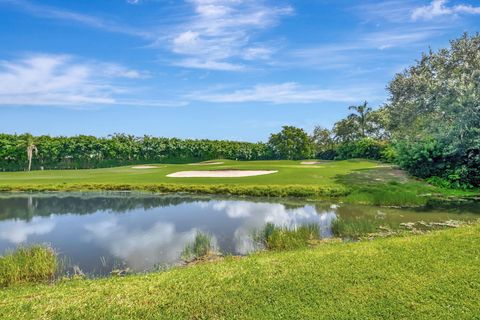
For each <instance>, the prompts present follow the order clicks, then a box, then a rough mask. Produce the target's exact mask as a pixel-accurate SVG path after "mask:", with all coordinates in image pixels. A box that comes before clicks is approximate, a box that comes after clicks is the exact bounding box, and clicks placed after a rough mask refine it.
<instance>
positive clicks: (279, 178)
mask: <svg viewBox="0 0 480 320" xmlns="http://www.w3.org/2000/svg"><path fill="white" fill-rule="evenodd" d="M218 161H220V162H223V164H216V165H188V164H156V165H155V164H154V166H156V168H151V169H135V168H133V167H132V166H127V167H116V168H106V169H94V170H50V171H32V172H2V173H0V191H47V190H52V191H73V190H145V191H153V192H188V193H205V194H231V195H248V196H264V197H265V196H268V197H303V198H310V199H324V198H337V199H338V198H341V199H340V200H341V201H345V202H350V203H363V204H371V205H393V206H419V205H425V204H426V202H427V201H428V200H429V199H430V198H431V196H432V195H448V196H464V195H467V196H468V195H476V194H478V190H474V191H470V192H465V191H456V190H443V189H439V188H436V187H433V186H430V185H428V184H427V183H425V182H422V181H419V180H415V179H412V178H409V177H408V176H407V174H406V173H405V172H403V171H401V170H398V169H395V168H394V167H392V166H390V165H387V164H384V163H380V162H376V161H368V160H361V159H358V160H345V161H322V162H321V163H320V164H316V165H304V164H301V161H231V160H216V162H218ZM191 170H195V171H197V170H276V171H278V172H277V173H274V174H269V175H262V176H253V177H242V178H171V177H167V175H168V174H170V173H174V172H178V171H191Z"/></svg>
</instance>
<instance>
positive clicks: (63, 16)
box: [0, 0, 155, 39]
mask: <svg viewBox="0 0 480 320" xmlns="http://www.w3.org/2000/svg"><path fill="white" fill-rule="evenodd" d="M137 2H138V1H137ZM0 4H7V5H11V6H14V7H16V8H18V9H20V10H23V11H26V12H28V13H29V14H31V15H33V16H36V17H40V18H47V19H55V20H62V21H67V22H73V23H77V24H81V25H85V26H88V27H91V28H96V29H101V30H105V31H108V32H114V33H122V34H127V35H130V36H134V37H141V38H144V39H154V38H155V35H154V34H152V33H151V32H148V31H146V30H142V29H137V28H133V27H131V26H128V25H126V24H120V23H116V22H114V21H110V20H106V19H102V18H99V17H96V16H91V15H86V14H82V13H78V12H74V11H69V10H64V9H59V8H57V7H52V6H46V5H39V4H35V3H33V2H29V1H26V0H0Z"/></svg>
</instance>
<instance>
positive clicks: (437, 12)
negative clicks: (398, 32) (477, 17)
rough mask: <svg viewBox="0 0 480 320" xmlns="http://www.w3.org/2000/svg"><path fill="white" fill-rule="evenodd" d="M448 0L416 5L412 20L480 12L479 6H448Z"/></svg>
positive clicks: (434, 0) (436, 0) (435, 0)
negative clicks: (421, 5) (420, 5)
mask: <svg viewBox="0 0 480 320" xmlns="http://www.w3.org/2000/svg"><path fill="white" fill-rule="evenodd" d="M447 4H448V0H433V1H432V2H431V3H430V4H429V5H428V6H423V7H418V8H416V9H414V10H413V12H412V16H411V18H412V20H421V19H424V20H431V19H433V18H436V17H440V16H449V15H456V14H480V7H474V6H472V5H467V4H458V5H454V6H450V7H449V6H448V5H447Z"/></svg>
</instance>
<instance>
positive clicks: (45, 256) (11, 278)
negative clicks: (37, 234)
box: [0, 245, 57, 287]
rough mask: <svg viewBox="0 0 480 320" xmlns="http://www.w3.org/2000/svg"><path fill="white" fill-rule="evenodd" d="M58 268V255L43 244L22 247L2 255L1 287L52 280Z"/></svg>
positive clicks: (0, 264) (0, 266)
mask: <svg viewBox="0 0 480 320" xmlns="http://www.w3.org/2000/svg"><path fill="white" fill-rule="evenodd" d="M56 270H57V257H56V255H55V252H53V250H52V249H50V248H47V247H43V246H38V245H35V246H31V247H20V248H17V249H16V250H15V251H13V252H10V253H7V254H5V255H4V256H0V287H8V286H12V285H17V284H22V283H29V282H47V281H49V280H52V279H53V277H54V276H55V272H56Z"/></svg>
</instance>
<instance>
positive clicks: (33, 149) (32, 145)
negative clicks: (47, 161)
mask: <svg viewBox="0 0 480 320" xmlns="http://www.w3.org/2000/svg"><path fill="white" fill-rule="evenodd" d="M34 152H35V155H37V154H38V149H37V146H36V145H35V141H34V140H33V137H32V136H31V135H29V136H27V158H28V171H30V170H31V169H32V158H33V153H34Z"/></svg>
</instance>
